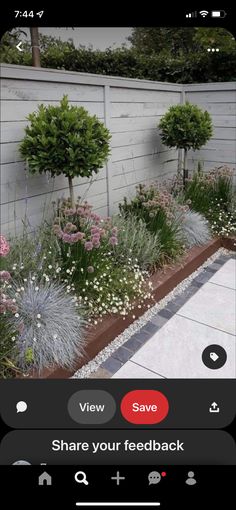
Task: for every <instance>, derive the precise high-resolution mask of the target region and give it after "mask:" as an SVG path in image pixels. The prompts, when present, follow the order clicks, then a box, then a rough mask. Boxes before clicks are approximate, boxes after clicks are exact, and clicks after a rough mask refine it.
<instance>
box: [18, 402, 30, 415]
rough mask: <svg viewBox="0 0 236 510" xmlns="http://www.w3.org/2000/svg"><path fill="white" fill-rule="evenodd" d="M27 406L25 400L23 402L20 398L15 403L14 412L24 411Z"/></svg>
mask: <svg viewBox="0 0 236 510" xmlns="http://www.w3.org/2000/svg"><path fill="white" fill-rule="evenodd" d="M27 407H28V406H27V404H26V402H24V401H23V400H20V401H19V402H17V404H16V412H17V413H25V411H26V409H27Z"/></svg>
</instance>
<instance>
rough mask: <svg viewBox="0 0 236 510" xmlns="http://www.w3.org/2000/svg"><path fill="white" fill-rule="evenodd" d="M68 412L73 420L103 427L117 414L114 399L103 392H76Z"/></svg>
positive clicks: (70, 400) (71, 398)
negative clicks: (102, 425)
mask: <svg viewBox="0 0 236 510" xmlns="http://www.w3.org/2000/svg"><path fill="white" fill-rule="evenodd" d="M68 412H69V415H70V417H71V418H72V420H74V421H76V422H77V423H81V424H83V425H101V424H103V423H107V422H108V421H110V420H111V419H112V418H113V416H114V414H115V412H116V403H115V400H114V398H113V397H112V396H111V395H110V393H108V392H107V391H103V390H80V391H76V392H75V393H74V394H73V395H72V396H71V397H70V399H69V402H68Z"/></svg>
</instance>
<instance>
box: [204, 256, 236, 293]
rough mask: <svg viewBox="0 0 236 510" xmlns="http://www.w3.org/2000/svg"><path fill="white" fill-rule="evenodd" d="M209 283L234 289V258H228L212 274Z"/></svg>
mask: <svg viewBox="0 0 236 510" xmlns="http://www.w3.org/2000/svg"><path fill="white" fill-rule="evenodd" d="M209 283H215V284H217V285H222V286H223V287H228V288H230V289H236V260H234V259H230V260H228V262H226V263H225V264H224V265H223V266H222V267H221V269H219V271H217V273H215V274H214V275H213V276H212V278H211V279H210V280H209Z"/></svg>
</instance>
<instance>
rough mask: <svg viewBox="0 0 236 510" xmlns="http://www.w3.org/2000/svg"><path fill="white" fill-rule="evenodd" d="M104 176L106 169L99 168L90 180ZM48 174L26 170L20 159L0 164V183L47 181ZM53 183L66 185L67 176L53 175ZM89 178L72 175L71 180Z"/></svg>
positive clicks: (85, 180)
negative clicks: (32, 180) (18, 161)
mask: <svg viewBox="0 0 236 510" xmlns="http://www.w3.org/2000/svg"><path fill="white" fill-rule="evenodd" d="M105 177H106V169H105V167H103V168H101V169H100V170H99V172H98V173H97V174H93V176H92V180H97V179H104V178H105ZM49 178H50V176H49V177H48V175H46V174H41V175H40V174H38V173H37V174H33V175H32V174H30V172H29V171H26V167H25V163H24V162H23V161H22V162H20V163H9V164H5V165H2V167H1V184H2V185H3V184H6V183H14V182H16V181H21V180H24V181H26V180H28V181H29V180H30V179H38V180H40V179H44V180H46V181H48V179H49ZM54 180H55V183H57V182H59V181H60V183H63V184H64V186H67V178H66V177H65V176H63V175H60V176H56V177H55V179H54ZM89 180H90V179H88V178H87V177H74V179H73V182H74V184H75V185H78V184H80V183H83V184H84V183H87V182H88V181H89Z"/></svg>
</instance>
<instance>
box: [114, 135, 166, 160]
mask: <svg viewBox="0 0 236 510" xmlns="http://www.w3.org/2000/svg"><path fill="white" fill-rule="evenodd" d="M158 142H159V143H158ZM162 152H169V150H168V148H167V147H165V146H164V145H162V144H161V141H160V140H157V141H156V143H155V144H154V143H140V144H137V145H131V146H125V147H115V148H114V149H113V150H112V161H113V162H115V161H122V160H123V159H128V158H137V157H139V156H145V155H150V154H161V153H162Z"/></svg>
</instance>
